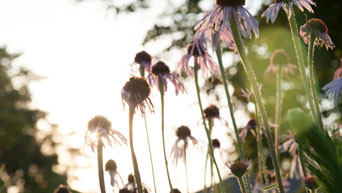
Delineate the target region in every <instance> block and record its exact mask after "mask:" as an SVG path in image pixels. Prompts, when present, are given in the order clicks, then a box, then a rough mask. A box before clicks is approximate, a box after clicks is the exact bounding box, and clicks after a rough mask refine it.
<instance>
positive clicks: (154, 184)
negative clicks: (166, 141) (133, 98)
mask: <svg viewBox="0 0 342 193" xmlns="http://www.w3.org/2000/svg"><path fill="white" fill-rule="evenodd" d="M139 71H140V75H141V77H145V68H143V67H140V68H139ZM144 121H145V131H146V138H147V146H148V153H149V155H150V162H151V169H152V178H153V186H154V192H155V193H157V186H156V178H155V175H154V167H153V159H152V151H151V144H150V137H149V134H148V127H147V120H146V114H145V115H144Z"/></svg>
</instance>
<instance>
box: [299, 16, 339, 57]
mask: <svg viewBox="0 0 342 193" xmlns="http://www.w3.org/2000/svg"><path fill="white" fill-rule="evenodd" d="M299 34H300V36H301V37H302V38H303V40H304V42H305V43H306V44H309V41H310V37H311V35H314V36H315V42H314V43H315V46H318V47H322V46H323V45H325V48H326V49H327V50H328V49H329V48H330V49H334V47H335V45H334V43H333V42H332V41H331V39H330V36H329V35H328V27H327V25H326V24H325V23H324V21H323V20H321V19H318V18H313V19H309V20H308V21H307V22H306V23H305V24H304V25H302V26H300V31H299Z"/></svg>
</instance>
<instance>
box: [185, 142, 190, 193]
mask: <svg viewBox="0 0 342 193" xmlns="http://www.w3.org/2000/svg"><path fill="white" fill-rule="evenodd" d="M186 148H187V144H186V143H184V168H185V180H186V181H185V182H186V190H187V193H189V181H188V180H189V177H188V165H187V163H186Z"/></svg>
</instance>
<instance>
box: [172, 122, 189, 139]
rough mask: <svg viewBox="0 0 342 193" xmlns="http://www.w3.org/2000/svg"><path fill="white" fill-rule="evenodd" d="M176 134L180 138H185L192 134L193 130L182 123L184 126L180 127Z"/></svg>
mask: <svg viewBox="0 0 342 193" xmlns="http://www.w3.org/2000/svg"><path fill="white" fill-rule="evenodd" d="M176 135H177V137H178V138H182V139H185V138H187V137H190V136H191V131H190V129H189V127H187V126H184V125H182V126H180V127H178V129H177V131H176Z"/></svg>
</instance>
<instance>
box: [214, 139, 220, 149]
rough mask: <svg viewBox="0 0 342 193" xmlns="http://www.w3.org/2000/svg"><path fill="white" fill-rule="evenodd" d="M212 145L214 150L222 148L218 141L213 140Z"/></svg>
mask: <svg viewBox="0 0 342 193" xmlns="http://www.w3.org/2000/svg"><path fill="white" fill-rule="evenodd" d="M212 144H213V147H214V148H220V147H221V143H220V141H219V140H218V139H213V140H212Z"/></svg>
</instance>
